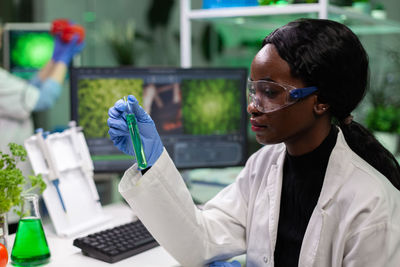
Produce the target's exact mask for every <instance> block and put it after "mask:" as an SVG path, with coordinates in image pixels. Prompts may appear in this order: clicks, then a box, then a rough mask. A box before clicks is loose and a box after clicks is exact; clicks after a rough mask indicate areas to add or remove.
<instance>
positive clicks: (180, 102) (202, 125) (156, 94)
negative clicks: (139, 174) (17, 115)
mask: <svg viewBox="0 0 400 267" xmlns="http://www.w3.org/2000/svg"><path fill="white" fill-rule="evenodd" d="M246 79H247V70H246V69H244V68H224V69H221V68H211V69H210V68H192V69H179V68H133V67H120V68H74V69H72V71H71V105H72V106H71V111H72V119H73V120H76V121H77V122H78V124H79V125H80V126H82V127H83V130H84V133H85V136H86V139H87V143H88V146H89V150H90V154H91V156H92V159H93V162H94V166H95V171H97V172H113V171H117V172H120V171H125V170H126V169H127V168H128V167H130V166H131V165H132V163H133V158H132V157H131V156H127V155H123V154H122V153H121V152H119V151H118V150H117V149H116V148H115V147H114V146H113V144H112V142H111V141H110V139H109V136H108V126H107V118H108V115H107V112H108V109H109V108H110V107H112V106H113V105H114V103H115V102H116V101H117V100H118V99H121V98H122V97H123V96H126V95H130V94H132V95H135V97H136V98H137V99H138V100H139V103H140V104H141V106H142V107H143V108H144V109H145V110H146V112H147V113H148V114H150V116H151V117H152V119H153V120H154V122H155V124H156V127H157V130H158V133H159V134H160V136H161V139H162V142H163V144H164V146H165V148H166V149H167V151H168V153H169V154H170V156H171V158H172V159H173V161H174V163H175V165H176V166H177V167H178V168H199V167H225V166H235V165H242V164H244V162H245V160H246V156H247V138H246V132H247V114H246Z"/></svg>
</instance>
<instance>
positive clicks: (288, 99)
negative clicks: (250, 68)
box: [247, 79, 318, 113]
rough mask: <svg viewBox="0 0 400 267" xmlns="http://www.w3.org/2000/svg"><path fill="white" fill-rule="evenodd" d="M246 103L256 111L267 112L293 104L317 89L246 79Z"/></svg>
mask: <svg viewBox="0 0 400 267" xmlns="http://www.w3.org/2000/svg"><path fill="white" fill-rule="evenodd" d="M247 90H248V98H247V100H248V103H249V105H250V104H252V105H253V106H254V107H255V108H256V109H257V110H258V111H260V112H262V113H269V112H273V111H276V110H279V109H282V108H284V107H287V106H290V105H293V104H294V103H296V102H298V101H299V100H300V99H302V98H305V97H307V96H309V95H311V94H312V93H314V92H315V91H317V90H318V88H317V87H315V86H310V87H305V88H296V87H294V86H291V85H284V84H279V83H276V82H272V81H266V80H258V81H252V80H250V79H249V80H248V81H247Z"/></svg>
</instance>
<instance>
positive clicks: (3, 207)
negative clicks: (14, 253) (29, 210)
mask: <svg viewBox="0 0 400 267" xmlns="http://www.w3.org/2000/svg"><path fill="white" fill-rule="evenodd" d="M8 146H9V148H10V152H11V153H10V154H9V153H5V152H2V151H0V243H2V244H4V245H5V246H6V247H7V244H6V242H7V234H8V224H7V213H8V212H9V211H10V210H11V209H12V208H17V207H19V206H20V204H21V203H22V199H23V198H22V196H23V195H24V194H26V193H30V192H37V191H38V193H40V194H41V193H42V192H43V191H44V190H45V189H46V183H45V182H44V181H43V179H42V176H41V175H40V174H39V175H36V176H35V175H29V176H27V177H24V175H23V174H22V171H21V170H20V169H19V168H18V167H17V163H18V162H22V161H25V160H26V156H27V153H26V150H25V148H24V147H23V146H21V145H17V144H15V143H10V144H9V145H8ZM15 211H16V212H17V213H19V211H18V210H17V209H15Z"/></svg>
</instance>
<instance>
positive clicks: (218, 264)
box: [210, 261, 241, 267]
mask: <svg viewBox="0 0 400 267" xmlns="http://www.w3.org/2000/svg"><path fill="white" fill-rule="evenodd" d="M240 266H241V265H240V262H238V261H232V262H226V261H214V262H212V263H211V264H210V267H240Z"/></svg>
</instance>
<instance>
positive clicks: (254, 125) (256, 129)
mask: <svg viewBox="0 0 400 267" xmlns="http://www.w3.org/2000/svg"><path fill="white" fill-rule="evenodd" d="M250 123H251V130H252V131H253V132H259V131H263V130H265V128H267V126H265V125H261V124H259V123H257V122H255V121H252V120H250Z"/></svg>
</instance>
